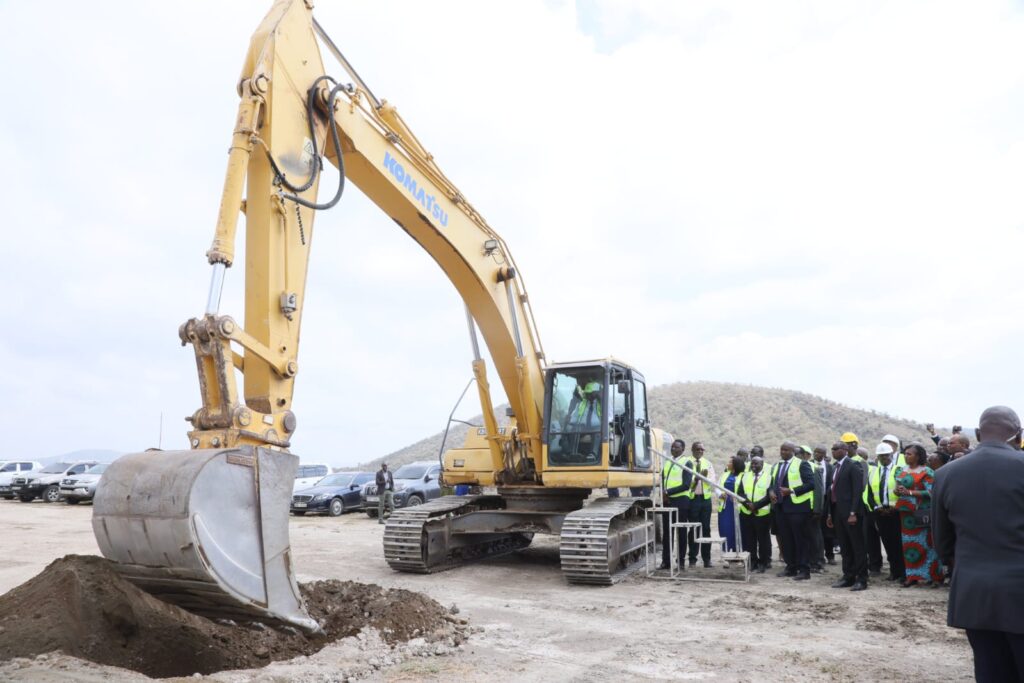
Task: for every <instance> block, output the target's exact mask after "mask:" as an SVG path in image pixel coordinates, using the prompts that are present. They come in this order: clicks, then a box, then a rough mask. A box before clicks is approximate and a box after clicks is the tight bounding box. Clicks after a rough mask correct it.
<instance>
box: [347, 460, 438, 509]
mask: <svg viewBox="0 0 1024 683" xmlns="http://www.w3.org/2000/svg"><path fill="white" fill-rule="evenodd" d="M440 475H441V466H440V465H439V464H438V463H437V461H435V460H422V461H420V462H411V463H409V464H408V465H402V466H401V467H399V468H398V469H397V470H395V472H394V473H393V474H392V475H391V476H392V477H393V478H394V480H395V509H398V508H402V507H413V506H414V505H422V504H423V503H425V502H427V501H428V500H434V499H435V498H440V497H441V484H440V482H438V478H439V477H440ZM374 477H376V473H374ZM377 502H378V496H377V483H376V479H375V480H374V481H373V482H371V483H370V484H367V485H366V486H364V487H363V508H364V509H365V510H366V514H367V515H369V516H370V517H376V516H377Z"/></svg>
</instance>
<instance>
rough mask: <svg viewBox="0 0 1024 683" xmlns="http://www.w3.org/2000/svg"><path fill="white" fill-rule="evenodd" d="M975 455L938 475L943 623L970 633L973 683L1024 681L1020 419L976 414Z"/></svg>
mask: <svg viewBox="0 0 1024 683" xmlns="http://www.w3.org/2000/svg"><path fill="white" fill-rule="evenodd" d="M978 424H979V425H980V426H979V427H978V430H977V436H978V441H979V442H980V443H979V445H978V448H976V449H975V450H974V451H972V452H971V454H970V455H969V456H966V457H964V458H961V459H959V460H954V461H951V462H949V463H948V464H946V465H944V466H943V467H942V468H941V469H939V471H938V472H936V473H935V485H934V487H933V490H932V506H933V508H932V520H933V521H932V532H933V534H934V539H935V548H936V550H937V551H938V554H939V559H941V560H942V563H943V564H945V565H946V566H947V567H948V566H952V567H953V583H952V585H951V587H950V591H949V608H948V613H947V621H946V623H948V624H949V625H950V626H952V627H954V628H962V629H966V630H967V639H968V640H969V641H970V642H971V647H972V648H973V649H974V676H975V678H976V679H977V680H978V681H980V682H981V683H986V682H988V681H1021V680H1024V610H1022V609H1021V608H1022V606H1024V563H1022V561H1021V559H1022V558H1024V525H1022V524H1021V520H1024V456H1022V455H1021V453H1020V452H1019V449H1020V439H1021V425H1020V418H1019V417H1017V414H1016V413H1015V412H1014V411H1013V410H1011V409H1010V408H1007V407H1005V406H995V407H992V408H989V409H987V410H986V411H985V412H983V413H982V414H981V419H980V421H979V422H978Z"/></svg>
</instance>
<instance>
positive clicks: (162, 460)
mask: <svg viewBox="0 0 1024 683" xmlns="http://www.w3.org/2000/svg"><path fill="white" fill-rule="evenodd" d="M297 467H298V458H297V457H296V456H294V455H291V454H289V453H282V452H280V451H272V450H269V449H266V448H259V447H255V446H243V447H239V448H233V449H201V450H191V451H150V452H145V453H132V454H130V455H125V456H123V457H121V458H119V459H118V460H116V461H115V462H114V463H113V464H112V465H110V467H108V468H107V470H106V472H104V474H103V478H102V479H101V480H100V483H99V486H98V487H97V489H96V497H95V499H94V504H93V515H92V526H93V531H94V532H95V534H96V540H97V541H98V542H99V546H100V551H101V552H102V553H103V555H104V556H105V557H107V558H108V559H110V560H113V561H114V562H116V563H117V568H118V571H119V572H120V573H121V574H122V575H124V576H125V577H126V578H128V579H129V580H131V581H132V582H133V583H135V584H136V585H138V586H139V587H140V588H142V589H144V590H146V591H148V592H150V593H152V594H153V595H155V596H157V597H159V598H161V599H163V600H165V601H167V602H171V603H174V604H176V605H179V606H181V607H184V608H185V609H188V610H190V611H192V612H196V613H197V614H201V615H203V616H207V617H211V618H226V619H232V620H235V621H261V622H268V623H280V624H287V625H291V626H295V627H298V628H301V629H303V630H305V631H318V630H319V625H318V624H317V622H316V621H315V620H313V619H311V618H310V617H309V615H308V614H307V613H306V608H305V605H304V603H303V600H302V597H301V595H300V593H299V588H298V585H297V584H296V582H295V575H294V573H293V572H292V560H291V550H290V546H289V543H288V509H289V504H290V501H291V494H292V485H293V482H294V479H295V470H296V468H297Z"/></svg>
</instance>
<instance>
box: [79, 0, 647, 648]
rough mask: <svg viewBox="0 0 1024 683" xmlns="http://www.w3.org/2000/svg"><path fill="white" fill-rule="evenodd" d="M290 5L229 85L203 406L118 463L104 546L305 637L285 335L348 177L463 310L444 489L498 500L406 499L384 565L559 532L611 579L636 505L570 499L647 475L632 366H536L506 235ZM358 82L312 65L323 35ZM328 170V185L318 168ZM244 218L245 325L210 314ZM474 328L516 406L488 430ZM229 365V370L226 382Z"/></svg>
mask: <svg viewBox="0 0 1024 683" xmlns="http://www.w3.org/2000/svg"><path fill="white" fill-rule="evenodd" d="M311 4H312V3H309V2H306V1H304V0H277V1H276V2H275V3H274V5H273V7H272V8H271V10H270V12H269V13H268V14H267V16H266V17H265V18H264V20H263V22H262V23H261V24H260V26H259V28H258V29H257V30H256V32H255V33H254V34H253V37H252V40H251V42H250V45H249V51H248V54H247V56H246V60H245V63H244V65H243V68H242V74H241V79H240V80H239V84H238V92H239V95H240V100H239V106H238V114H237V116H236V119H235V126H234V130H233V132H232V137H231V145H230V149H229V153H228V164H227V172H226V174H225V180H224V188H223V191H222V195H221V203H220V210H219V213H218V217H217V223H216V229H215V232H214V238H213V243H212V245H211V247H210V249H209V251H207V254H206V256H207V260H208V262H209V264H210V266H211V282H210V290H209V295H208V298H207V303H206V308H205V312H204V314H203V315H202V316H201V317H197V318H192V319H190V320H188V321H187V322H185V323H184V324H183V325H182V326H181V327H180V329H179V332H178V333H179V338H180V340H181V343H182V344H183V345H190V346H191V347H192V350H193V353H194V355H195V360H196V368H197V372H198V376H199V387H200V395H201V398H202V407H200V408H199V409H198V410H197V411H196V412H195V413H194V414H193V415H192V416H191V417H189V418H187V419H188V420H189V421H190V422H191V424H192V429H191V430H190V431H189V434H188V437H189V445H190V448H191V450H188V451H174V452H146V453H136V454H132V455H129V456H125V457H123V458H121V459H119V460H118V461H117V462H115V463H114V464H113V465H111V467H110V468H109V469H108V470H107V471H106V473H105V475H104V477H103V480H102V481H101V483H100V485H99V487H98V489H97V493H96V497H95V504H94V510H93V528H94V531H95V533H96V537H97V539H98V541H99V545H100V548H101V550H102V552H103V554H104V555H105V556H107V557H109V558H111V559H113V560H115V561H116V562H117V563H118V567H119V568H120V571H121V572H122V573H124V574H125V575H126V576H127V577H129V578H130V579H131V580H133V581H134V582H136V583H137V584H138V585H140V586H142V587H143V588H145V589H147V590H149V591H151V592H153V593H155V594H158V595H160V596H161V597H164V598H166V599H167V600H170V601H173V602H176V603H178V604H181V605H183V606H185V607H187V608H189V609H192V610H194V611H197V612H200V613H203V614H208V615H211V616H222V617H228V618H232V619H257V620H263V621H277V622H281V623H286V624H291V625H294V626H298V627H301V628H304V629H307V630H315V629H316V628H317V624H316V623H315V622H314V621H313V620H312V619H310V618H309V617H308V616H307V614H306V611H305V608H304V605H303V604H302V599H301V596H300V594H299V591H298V587H297V585H296V582H295V578H294V571H293V568H292V560H291V553H290V549H289V543H288V496H289V495H290V491H291V483H292V481H293V478H294V473H295V468H296V465H297V458H296V457H295V456H294V455H292V454H291V453H290V451H289V449H290V447H291V444H292V436H293V434H294V433H295V431H296V429H297V419H296V415H295V413H294V412H293V410H292V405H291V404H292V397H293V390H294V382H295V379H296V376H297V375H298V373H299V366H298V361H297V358H298V347H299V329H300V325H301V319H302V313H303V310H304V305H305V286H306V271H307V267H308V263H309V252H310V248H311V244H312V240H313V233H314V217H315V215H316V213H317V212H319V211H322V210H326V209H330V208H331V207H333V206H335V205H336V204H337V203H338V200H339V199H340V197H341V195H342V191H343V189H344V185H345V183H346V181H351V182H352V183H354V184H355V185H356V186H358V187H359V189H360V190H362V192H364V193H365V194H366V195H367V196H368V197H369V198H370V199H371V200H372V201H373V202H374V203H375V204H377V206H379V207H380V208H381V209H382V210H383V211H384V212H385V213H386V214H387V215H388V216H389V217H390V218H391V219H392V220H393V221H394V222H395V223H396V224H398V225H399V226H400V227H401V228H402V229H403V230H404V231H405V232H406V233H407V234H408V235H409V236H410V237H412V238H413V239H414V240H415V241H416V242H417V243H418V244H420V245H421V246H422V247H423V249H424V250H425V251H426V252H427V253H428V254H429V255H430V256H431V257H432V258H433V259H434V260H435V261H436V262H437V264H438V265H439V266H440V267H441V269H442V270H443V271H444V273H445V274H446V276H447V277H448V279H449V280H450V281H451V282H452V284H453V285H454V286H455V288H456V290H457V291H458V293H459V295H460V296H461V298H462V300H463V301H464V302H465V305H466V309H467V319H468V324H469V331H470V337H471V340H472V348H473V373H474V376H475V378H476V379H477V385H478V390H479V394H480V402H481V406H482V407H483V409H484V410H483V412H484V421H485V426H484V431H485V442H486V448H485V449H482V450H479V451H476V452H474V453H473V455H472V457H470V458H468V459H465V460H466V461H465V462H459V461H455V462H452V463H451V467H446V472H445V475H444V476H445V478H446V480H447V482H448V483H455V482H464V483H478V484H483V485H496V486H497V487H498V495H496V496H482V497H476V498H466V499H461V500H443V501H441V502H436V501H435V502H434V503H432V504H431V505H425V506H422V507H421V508H420V509H419V511H418V512H415V513H414V511H412V510H403V511H400V514H396V515H395V516H394V517H393V518H392V519H391V520H389V521H388V525H387V527H386V530H385V539H384V545H385V558H386V559H387V561H388V562H389V563H390V564H391V566H392V567H394V568H396V569H399V570H403V571H422V572H432V571H437V570H439V569H445V568H449V567H453V566H457V565H458V564H460V563H462V562H465V561H468V560H472V559H477V558H480V557H486V556H489V555H493V554H497V553H504V552H511V551H514V550H517V549H519V548H522V547H525V546H526V545H528V544H529V542H530V539H531V538H532V535H533V533H534V532H543V533H562V535H563V550H564V553H563V569H565V572H566V576H567V577H568V578H569V579H570V580H572V581H578V582H583V583H608V582H610V581H612V580H613V579H614V577H615V576H617V575H618V573H619V572H620V570H621V569H622V568H623V567H624V566H625V564H628V563H629V562H633V561H635V559H636V557H637V554H638V553H639V552H640V549H641V546H642V542H643V541H642V539H643V538H646V535H645V534H644V533H643V530H644V524H645V522H644V520H643V514H642V507H643V505H645V503H643V502H641V501H633V500H631V499H623V500H622V501H617V502H611V501H606V502H605V503H602V504H600V505H598V506H597V507H593V509H591V508H587V509H585V510H581V509H580V508H581V507H582V506H583V501H584V500H585V499H586V498H587V496H588V495H589V494H590V492H591V489H592V488H600V487H605V486H634V485H636V486H642V485H648V484H649V483H650V480H651V477H652V469H651V463H650V457H649V454H648V444H649V436H650V435H649V430H648V427H649V425H648V423H647V408H646V400H645V396H646V394H645V389H644V384H643V377H642V375H640V374H639V373H638V372H636V371H635V370H633V369H632V368H629V367H628V366H625V365H623V364H621V363H619V362H617V361H614V360H612V359H606V360H605V361H593V362H588V363H583V364H580V365H578V366H566V365H560V366H552V367H551V368H545V365H544V364H545V357H544V352H543V348H542V346H541V343H540V337H539V335H538V334H537V330H536V326H535V324H534V321H533V314H532V310H531V308H530V303H529V297H528V296H527V293H526V288H525V285H524V283H523V278H522V274H521V273H520V271H519V269H518V268H517V267H516V264H515V260H514V259H513V257H512V254H511V252H510V250H509V248H508V245H507V244H506V243H505V241H504V240H503V239H502V238H501V237H500V236H499V235H498V234H497V233H496V232H495V231H494V230H492V229H491V227H490V226H489V225H488V224H487V222H486V221H485V220H484V219H483V217H482V216H481V215H480V214H479V213H478V212H477V211H476V209H475V208H474V207H473V206H472V205H471V204H470V203H469V202H468V201H467V200H466V198H465V197H464V196H463V195H462V193H461V192H459V190H458V189H457V188H456V187H455V185H454V184H453V183H451V182H450V181H449V180H448V178H447V177H446V176H445V175H444V173H443V172H442V171H441V169H440V168H439V166H438V165H437V163H436V161H435V159H434V157H433V155H432V154H430V153H429V152H428V151H427V150H426V149H425V147H424V146H423V145H422V144H421V143H420V141H419V140H418V139H417V138H416V136H415V135H413V133H412V131H411V130H410V129H409V127H408V126H407V125H406V123H405V122H404V120H403V119H402V117H401V116H400V115H399V114H398V111H397V110H396V109H395V108H394V107H393V106H392V105H390V104H389V103H387V102H386V101H385V100H380V99H378V98H377V97H376V96H374V95H373V93H372V92H371V91H370V90H369V88H368V87H367V86H366V84H365V83H363V81H362V79H360V78H359V76H358V74H356V73H355V70H354V69H352V67H351V65H350V64H349V63H348V61H347V60H346V59H345V57H344V55H342V54H341V52H340V50H338V48H337V47H336V46H335V45H334V43H333V41H331V40H330V38H329V37H328V36H327V34H326V33H325V32H324V30H323V29H322V27H320V25H319V24H318V23H317V22H316V21H315V20H314V19H313V16H312V9H311ZM318 38H319V39H320V41H322V42H323V44H324V45H325V46H326V47H327V49H328V51H330V52H331V53H332V54H333V55H334V56H335V57H336V58H337V60H338V61H339V62H340V63H341V65H342V67H343V68H344V69H345V70H346V71H347V72H348V73H349V76H350V77H351V79H352V81H353V82H352V83H343V82H339V81H336V80H335V79H333V78H331V77H328V76H327V75H325V71H324V66H323V62H322V59H321V53H320V49H319V46H318V42H317V39H318ZM327 162H330V163H332V164H334V165H335V166H336V167H337V168H338V170H339V180H338V185H337V187H336V188H335V189H334V190H333V193H332V194H331V196H330V198H329V199H326V200H321V199H320V198H319V196H318V189H319V180H320V172H321V171H322V170H323V169H324V167H325V164H326V163H327ZM240 215H244V216H245V231H246V240H245V250H246V251H245V255H244V269H245V318H244V324H240V323H239V322H238V321H237V320H235V319H234V318H232V317H230V316H228V315H224V314H222V313H221V312H220V310H219V309H220V299H221V292H222V289H223V287H224V282H225V278H226V272H227V270H228V269H229V268H230V267H231V266H232V265H233V264H234V263H235V261H236V253H235V243H236V233H237V229H238V219H239V216H240ZM477 330H479V333H480V336H481V337H482V338H483V342H484V344H485V345H486V347H487V350H488V351H489V353H490V356H491V358H492V359H493V363H494V369H495V371H496V373H497V376H498V380H499V381H500V383H501V385H502V388H503V389H504V392H505V395H506V397H507V399H508V402H509V405H510V414H511V424H510V425H509V426H508V427H499V426H498V424H497V421H496V419H495V417H494V411H493V408H492V406H491V399H490V390H489V383H488V378H487V372H486V368H485V363H484V360H483V357H482V354H481V351H480V345H479V343H478V340H477ZM238 376H241V378H242V383H241V386H239V383H238V381H237V380H238Z"/></svg>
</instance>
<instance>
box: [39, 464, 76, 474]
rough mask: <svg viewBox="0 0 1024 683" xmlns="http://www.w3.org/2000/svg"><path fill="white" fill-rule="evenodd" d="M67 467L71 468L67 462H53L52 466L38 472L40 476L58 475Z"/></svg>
mask: <svg viewBox="0 0 1024 683" xmlns="http://www.w3.org/2000/svg"><path fill="white" fill-rule="evenodd" d="M69 467H71V463H69V462H55V463H53V464H52V465H49V466H48V467H44V468H43V469H41V470H39V472H40V474H59V473H61V472H63V471H64V470H66V469H67V468H69Z"/></svg>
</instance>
